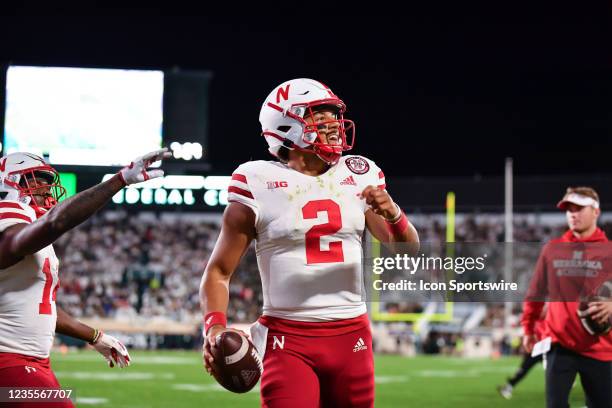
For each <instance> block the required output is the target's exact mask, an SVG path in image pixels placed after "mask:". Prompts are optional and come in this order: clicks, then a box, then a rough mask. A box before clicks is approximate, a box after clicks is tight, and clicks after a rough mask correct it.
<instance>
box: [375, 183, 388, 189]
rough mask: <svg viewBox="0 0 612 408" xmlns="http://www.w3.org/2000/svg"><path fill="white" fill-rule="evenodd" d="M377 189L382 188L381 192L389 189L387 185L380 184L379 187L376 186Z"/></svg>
mask: <svg viewBox="0 0 612 408" xmlns="http://www.w3.org/2000/svg"><path fill="white" fill-rule="evenodd" d="M376 187H378V188H380V189H381V190H384V189H386V188H387V185H386V184H379V185H378V186H376Z"/></svg>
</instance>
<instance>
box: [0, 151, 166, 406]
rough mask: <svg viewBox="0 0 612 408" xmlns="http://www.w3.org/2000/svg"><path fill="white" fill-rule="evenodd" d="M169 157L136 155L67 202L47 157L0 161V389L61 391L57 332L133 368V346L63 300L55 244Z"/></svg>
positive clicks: (19, 156) (26, 156) (25, 155)
mask: <svg viewBox="0 0 612 408" xmlns="http://www.w3.org/2000/svg"><path fill="white" fill-rule="evenodd" d="M165 157H169V153H168V152H167V150H166V149H162V150H159V151H156V152H152V153H149V154H147V155H145V156H143V157H140V158H138V159H135V160H134V161H133V162H132V163H131V164H130V165H129V166H128V167H126V168H124V169H122V170H121V171H120V172H119V173H117V175H116V176H115V177H113V178H111V179H109V180H107V181H105V182H103V183H100V184H98V185H96V186H94V187H91V188H90V189H88V190H85V191H83V192H81V193H79V194H76V195H75V196H73V197H70V198H67V199H66V200H64V201H62V202H61V203H58V200H59V199H60V198H61V197H62V196H63V195H64V194H65V189H64V188H63V187H62V186H61V183H60V182H59V175H58V173H57V171H56V170H55V169H54V168H52V167H51V166H49V165H48V164H47V163H46V162H45V161H44V160H43V159H42V158H40V157H38V156H36V155H33V154H29V153H12V154H9V155H7V156H4V157H2V158H0V387H45V388H59V384H58V382H57V379H56V378H55V375H54V374H53V372H52V371H51V369H50V366H49V352H50V350H51V346H52V344H53V338H54V335H55V333H61V334H65V335H68V336H71V337H75V338H78V339H81V340H84V341H87V342H89V343H90V344H92V345H93V347H94V348H95V349H96V350H97V351H98V352H100V353H101V354H102V355H103V356H104V358H105V359H106V360H107V361H108V364H109V366H110V367H114V366H115V365H119V366H120V367H121V368H123V367H125V366H127V365H129V363H130V356H129V354H128V351H127V349H126V348H125V347H124V346H123V344H121V343H120V342H119V341H118V340H117V339H116V338H114V337H112V336H109V335H107V334H105V333H103V332H102V331H100V330H97V329H94V328H92V327H89V326H87V325H85V324H83V323H80V322H78V321H77V320H75V319H73V318H72V317H71V316H69V315H68V314H67V313H66V312H65V311H63V310H62V309H61V308H60V307H59V306H57V305H56V303H55V297H56V291H57V288H58V287H59V284H60V278H59V262H58V259H57V257H56V256H55V252H54V251H53V246H52V244H53V242H54V241H55V240H56V239H57V238H58V237H60V236H61V235H62V234H63V233H65V232H66V231H68V230H70V229H72V228H74V227H76V226H77V225H79V224H80V223H82V222H83V221H85V220H86V219H87V218H89V217H90V216H91V215H92V214H94V213H95V212H96V211H97V210H98V209H100V208H101V207H102V206H103V205H104V204H106V203H107V202H108V201H109V200H110V199H111V198H112V196H113V195H114V194H116V193H117V192H118V191H120V190H121V189H122V188H123V187H125V186H126V185H129V184H133V183H139V182H142V181H145V180H148V179H150V178H154V177H160V176H162V175H163V171H162V170H159V169H156V170H149V169H148V166H149V165H150V164H151V163H153V162H155V161H157V160H160V159H163V158H165ZM36 406H40V404H39V405H36ZM49 406H51V405H49ZM57 406H71V403H70V402H66V403H64V404H61V403H60V404H57Z"/></svg>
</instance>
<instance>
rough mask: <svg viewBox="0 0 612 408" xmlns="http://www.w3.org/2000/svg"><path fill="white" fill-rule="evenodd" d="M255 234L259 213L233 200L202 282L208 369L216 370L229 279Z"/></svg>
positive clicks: (201, 294)
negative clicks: (215, 364)
mask: <svg viewBox="0 0 612 408" xmlns="http://www.w3.org/2000/svg"><path fill="white" fill-rule="evenodd" d="M254 237H255V214H254V213H253V211H252V210H251V209H250V208H249V207H247V206H246V205H244V204H240V203H236V202H233V203H230V205H229V206H228V207H227V209H226V210H225V213H224V214H223V224H222V227H221V232H220V234H219V238H218V239H217V242H216V244H215V248H214V249H213V252H212V254H211V256H210V259H209V261H208V263H207V265H206V270H205V271H204V275H203V276H202V282H201V284H200V305H201V307H202V312H203V313H204V316H205V325H204V327H205V329H204V331H205V332H204V337H205V341H204V349H203V354H202V357H203V360H204V366H205V368H206V370H207V371H208V372H209V373H211V372H212V370H214V367H213V365H214V359H213V357H212V354H211V348H214V347H216V341H215V338H216V336H217V334H219V333H220V332H222V331H223V330H226V329H225V324H226V319H225V315H226V313H227V305H228V303H229V282H230V278H231V276H232V274H233V273H234V271H235V270H236V267H237V266H238V263H239V262H240V258H242V255H243V254H244V253H245V252H246V250H247V249H248V248H249V245H250V244H251V241H252V240H253V238H254Z"/></svg>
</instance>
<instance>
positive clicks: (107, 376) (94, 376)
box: [55, 371, 175, 381]
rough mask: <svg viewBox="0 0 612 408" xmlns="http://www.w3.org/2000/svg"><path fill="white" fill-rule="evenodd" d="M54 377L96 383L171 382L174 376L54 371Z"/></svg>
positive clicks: (168, 374)
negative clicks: (93, 381) (94, 381)
mask: <svg viewBox="0 0 612 408" xmlns="http://www.w3.org/2000/svg"><path fill="white" fill-rule="evenodd" d="M55 375H56V376H57V377H60V378H76V379H77V380H96V381H142V380H157V379H159V380H172V379H174V377H175V376H174V374H172V373H165V374H154V373H141V372H125V371H124V372H120V373H95V372H90V371H56V372H55Z"/></svg>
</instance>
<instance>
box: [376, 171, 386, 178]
mask: <svg viewBox="0 0 612 408" xmlns="http://www.w3.org/2000/svg"><path fill="white" fill-rule="evenodd" d="M378 178H385V173H383V172H382V170H381V171H379V172H378Z"/></svg>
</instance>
